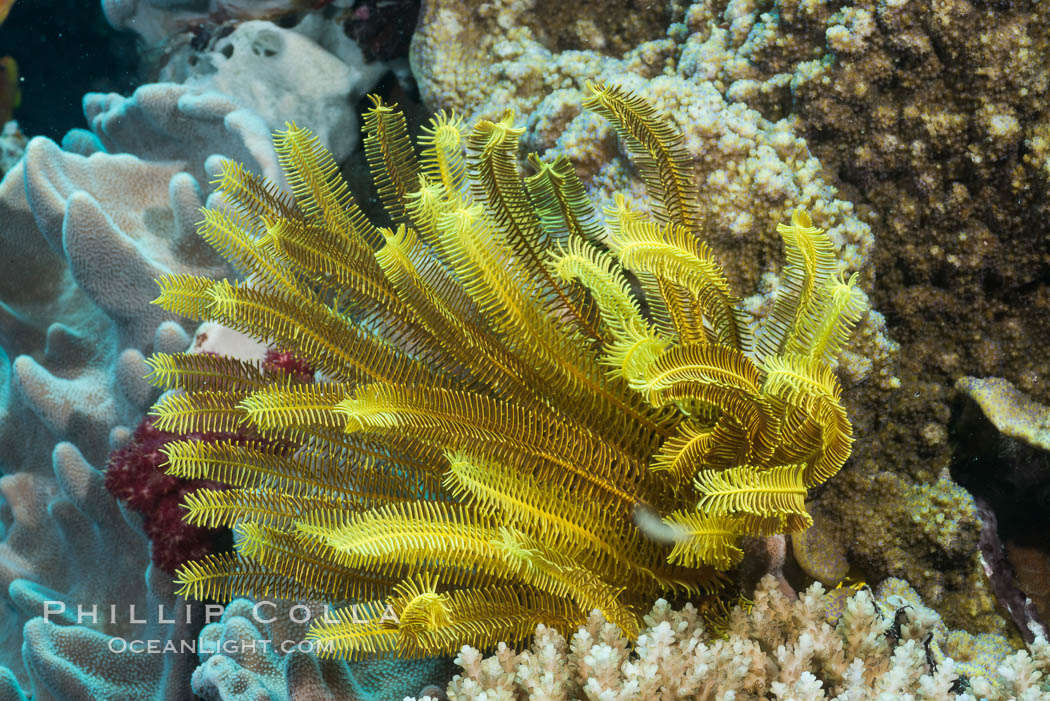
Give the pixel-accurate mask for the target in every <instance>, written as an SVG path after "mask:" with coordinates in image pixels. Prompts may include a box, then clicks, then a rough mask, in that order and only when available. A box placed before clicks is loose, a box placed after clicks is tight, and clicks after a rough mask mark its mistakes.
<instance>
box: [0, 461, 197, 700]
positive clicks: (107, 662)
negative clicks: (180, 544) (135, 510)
mask: <svg viewBox="0 0 1050 701" xmlns="http://www.w3.org/2000/svg"><path fill="white" fill-rule="evenodd" d="M49 463H50V465H51V475H47V474H44V473H42V472H31V471H20V472H16V473H8V474H5V475H4V476H3V477H0V493H2V494H3V498H4V500H5V501H4V503H3V508H2V509H0V514H2V516H3V523H4V526H5V530H6V532H5V533H4V541H3V542H2V543H0V584H2V586H3V590H4V592H5V597H6V600H5V602H4V603H5V608H6V613H5V615H4V619H3V629H2V642H3V645H2V648H0V649H2V654H3V657H2V658H0V662H2V663H3V664H4V665H6V667H5V668H4V673H5V675H6V677H7V679H8V686H9V688H12V689H13V688H16V687H15V686H13V682H12V680H17V685H18V686H20V687H21V688H24V689H26V690H27V692H31V694H32V697H33V699H34V701H51V700H54V701H67V700H69V699H85V698H92V699H95V698H97V699H114V700H116V699H127V698H136V699H148V700H153V701H161V700H162V699H171V698H179V697H180V696H181V695H182V694H181V691H180V690H181V689H183V688H185V685H186V683H187V680H188V678H189V675H190V672H191V670H192V664H191V662H190V660H188V659H187V658H186V657H185V656H182V657H180V656H172V655H131V654H115V653H114V649H113V648H112V647H111V644H113V643H114V642H115V643H116V644H117V645H120V644H127V643H130V642H131V641H144V640H172V641H175V642H176V643H178V642H179V641H181V640H187V639H188V640H192V637H193V635H194V634H195V631H194V630H193V629H192V628H191V627H190V626H187V625H185V623H184V622H183V621H184V619H183V618H182V617H178V618H175V619H172V620H171V621H165V620H162V619H161V618H160V613H159V612H158V606H163V607H164V611H166V612H167V614H166V615H171V613H172V612H173V611H175V610H176V609H179V610H181V608H182V607H183V606H184V603H183V600H182V599H181V598H178V597H176V596H175V595H174V593H173V587H172V583H171V578H170V576H168V575H167V574H166V573H163V572H161V571H159V570H157V569H155V568H153V567H151V566H150V565H149V544H148V541H147V540H146V538H145V535H144V534H143V532H142V525H141V523H140V522H139V519H138V518H137V516H135V515H134V514H131V513H129V512H126V511H123V510H121V509H119V508H118V505H117V503H116V502H115V501H114V500H113V499H112V497H110V496H109V494H108V493H107V492H106V489H105V486H104V484H103V481H104V478H103V475H102V473H101V472H99V471H98V470H96V469H95V468H94V467H92V466H91V465H90V464H89V463H88V462H87V461H86V460H85V459H84V457H83V455H81V453H80V451H79V450H77V448H76V447H75V446H73V445H72V444H70V443H58V444H57V445H56V446H55V449H54V453H53V456H52V459H51V460H50V461H49ZM48 477H51V481H50V482H49V481H47V479H48ZM110 606H113V607H115V608H114V611H115V612H116V613H111V611H110ZM132 606H134V607H135V608H134V609H132V608H131V607H132ZM78 607H83V612H84V613H83V616H82V615H81V612H80V609H79V608H78ZM136 612H137V613H136ZM132 618H135V619H136V620H135V621H132V620H131V619H132ZM23 624H24V627H23ZM12 652H14V653H15V654H16V655H18V657H15V658H13V657H12V656H11V653H12Z"/></svg>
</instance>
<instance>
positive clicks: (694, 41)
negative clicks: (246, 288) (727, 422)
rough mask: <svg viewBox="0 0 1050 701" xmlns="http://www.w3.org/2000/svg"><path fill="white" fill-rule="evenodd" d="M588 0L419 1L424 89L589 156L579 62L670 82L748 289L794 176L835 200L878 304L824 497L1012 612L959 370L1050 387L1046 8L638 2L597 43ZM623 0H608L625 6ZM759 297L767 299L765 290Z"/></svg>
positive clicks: (903, 556)
mask: <svg viewBox="0 0 1050 701" xmlns="http://www.w3.org/2000/svg"><path fill="white" fill-rule="evenodd" d="M576 7H578V5H576V4H572V5H564V6H563V7H562V8H561V10H560V12H558V13H553V12H544V8H545V6H544V5H543V3H540V2H533V1H530V0H514V1H511V0H502V1H499V0H497V1H495V2H481V1H480V0H471V1H468V2H459V1H457V2H451V1H448V0H430V1H429V2H426V3H424V11H423V14H422V17H421V23H420V28H419V30H418V31H417V34H416V37H415V40H414V43H413V52H412V55H411V57H412V60H413V67H414V69H415V73H416V76H417V78H418V79H419V81H420V90H421V93H422V95H423V98H424V100H425V101H426V103H427V105H428V106H429V107H431V108H434V109H437V108H442V107H453V108H456V109H458V110H460V111H463V112H465V113H466V114H467V115H468V116H469V117H470V118H473V117H476V116H486V117H493V116H498V115H499V114H500V113H501V112H502V110H503V109H504V108H505V107H512V108H515V109H517V110H518V111H519V112H520V113H521V114H522V115H523V117H522V119H523V120H526V121H525V126H526V127H527V133H526V135H525V137H524V139H525V140H526V142H531V143H530V145H531V146H532V147H534V148H538V149H540V150H541V151H542V150H544V149H552V151H554V152H558V151H565V152H570V153H573V154H574V157H576V158H579V157H580V156H582V157H583V161H584V168H585V169H586V163H587V162H588V160H591V162H593V163H595V164H597V163H600V162H601V161H602V160H603V159H601V158H598V157H593V158H592V156H591V154H596V153H597V152H599V151H602V150H605V151H606V152H608V151H609V150H610V149H614V148H616V146H615V142H614V141H612V140H611V139H610V138H609V136H608V134H607V133H606V132H604V131H602V129H601V127H600V125H599V124H598V123H597V122H593V121H591V122H588V121H587V120H586V119H585V118H583V117H580V116H578V113H577V112H576V111H575V110H574V109H573V108H572V103H573V101H574V97H573V96H574V94H575V93H576V92H577V91H579V90H580V89H581V88H582V83H583V80H584V78H585V77H591V76H597V77H600V78H602V79H606V80H609V81H611V82H616V83H621V84H625V85H627V86H629V87H631V88H632V89H635V90H638V91H640V92H642V93H645V94H648V95H652V96H653V99H654V100H655V101H656V102H657V103H658V105H659V107H660V109H663V110H668V111H673V113H674V114H675V115H677V116H676V117H675V119H676V120H679V124H680V125H681V126H682V127H683V128H684V129H685V130H686V132H687V133H688V134H689V135H690V144H689V147H688V148H689V150H690V153H691V154H692V155H693V156H694V158H696V160H697V162H698V165H699V169H700V171H701V176H700V180H699V182H698V187H699V189H700V191H701V198H702V200H703V202H704V205H705V206H706V208H707V209H708V211H709V214H710V218H709V224H710V225H711V226H712V227H713V229H714V231H713V232H712V235H711V236H710V237H709V240H711V241H712V243H713V244H715V245H716V248H718V249H719V250H721V251H727V252H728V251H732V252H733V253H735V254H737V260H739V261H741V265H740V266H739V267H738V268H736V269H734V270H732V271H731V275H732V276H734V277H735V278H736V280H735V281H737V282H740V284H741V285H742V287H743V288H745V289H746V288H748V287H749V286H750V285H751V284H752V283H753V282H755V281H765V282H766V284H767V287H766V288H765V289H769V287H768V285H769V283H770V282H771V281H772V280H773V279H775V275H776V272H777V270H778V269H779V266H780V265H781V262H780V261H779V260H778V258H777V257H776V254H775V249H774V243H775V242H774V241H773V240H772V239H769V238H765V237H763V236H762V232H765V231H770V230H771V229H770V228H769V227H768V226H767V222H768V221H769V218H770V217H771V216H772V215H773V214H772V213H773V212H774V211H775V210H776V209H777V208H782V207H784V206H785V202H786V201H788V200H789V199H790V197H791V196H794V197H796V198H798V199H800V200H801V201H802V202H804V203H806V204H807V205H808V206H810V207H811V208H812V209H813V210H815V212H816V213H815V214H814V217H815V219H818V220H821V221H826V222H829V223H830V229H831V231H832V233H833V235H834V237H835V240H836V243H837V244H838V245H839V246H840V250H841V252H842V255H843V256H844V257H845V258H846V259H847V260H849V261H851V266H852V267H853V268H854V269H857V270H860V271H862V273H863V274H864V280H865V289H866V290H867V291H868V293H869V295H870V297H871V301H872V306H873V308H874V309H876V310H878V311H879V312H881V314H880V315H872V316H871V317H870V318H869V320H868V322H867V323H866V325H865V326H864V327H863V328H862V329H861V330H860V332H859V333H858V334H857V337H856V338H855V340H854V345H853V346H852V349H851V350H853V352H854V355H853V357H846V358H845V359H844V360H843V371H844V376H845V378H846V380H847V382H849V381H850V380H851V379H852V380H853V381H854V382H855V383H856V385H857V386H855V387H851V388H849V390H848V392H847V395H848V396H849V397H851V400H850V401H851V402H852V406H851V416H853V417H855V419H856V431H857V435H858V436H860V440H859V442H858V444H857V446H856V448H855V458H854V460H853V464H852V467H851V468H847V470H845V471H844V474H842V475H841V476H840V477H841V479H839V480H837V481H836V482H835V484H832V485H829V486H828V488H827V490H826V491H825V492H824V493H823V494H821V495H820V496H819V497H818V502H819V504H818V507H817V508H818V509H820V510H821V511H822V512H823V513H824V514H825V515H826V516H827V518H826V519H825V521H826V523H828V524H829V525H828V529H829V531H831V532H830V533H828V534H827V535H826V538H829V539H831V540H834V541H837V542H838V543H839V548H840V549H841V550H843V551H844V552H845V553H846V555H847V556H848V558H849V559H850V561H851V562H852V563H854V564H855V565H858V566H860V568H861V569H862V570H863V573H864V574H865V575H866V576H868V577H871V578H879V577H882V576H885V575H897V576H905V577H908V578H910V579H912V580H913V581H914V582H915V584H916V585H917V586H918V587H919V589H920V591H922V593H923V595H924V596H925V597H927V598H928V599H929V600H931V601H933V602H935V603H936V604H937V605H938V606H943V607H945V608H946V609H947V611H946V615H947V616H948V617H949V618H950V619H952V621H953V623H955V624H962V623H963V621H964V620H966V619H968V618H969V619H971V620H970V621H969V624H970V625H977V626H978V627H980V628H984V629H988V630H1002V629H1003V623H1002V622H1001V619H999V617H998V615H997V614H996V613H995V610H994V597H993V596H992V595H991V593H990V592H989V591H988V588H987V586H986V584H985V578H984V574H983V571H982V568H981V566H980V562H979V560H978V558H977V557H976V544H977V534H978V532H979V530H980V529H979V524H978V522H977V519H976V511H975V509H974V508H973V505H972V500H970V499H969V498H968V495H966V494H965V493H964V492H962V490H959V489H958V488H957V487H955V486H954V485H953V484H951V482H950V479H948V478H947V477H946V474H945V470H946V469H947V468H948V467H949V463H950V459H951V450H952V446H951V444H950V442H949V440H948V437H949V430H948V423H949V420H950V410H949V401H950V399H951V398H952V396H953V394H954V389H953V387H952V384H953V382H954V380H955V379H957V378H958V377H959V376H961V375H964V374H972V375H978V376H982V375H988V374H996V375H1001V376H1004V377H1007V378H1008V379H1010V380H1012V381H1013V382H1015V383H1016V384H1017V385H1018V386H1019V387H1020V388H1021V389H1023V390H1026V391H1031V392H1033V394H1034V395H1035V397H1036V398H1037V399H1039V398H1045V397H1044V395H1045V394H1046V392H1047V390H1046V387H1047V385H1046V384H1045V383H1039V382H1038V378H1040V377H1045V376H1046V373H1047V371H1048V370H1050V367H1047V363H1048V360H1047V356H1046V354H1045V353H1042V352H1038V350H1036V351H1035V352H1033V349H1038V348H1040V347H1041V346H1043V345H1045V343H1046V342H1047V340H1048V337H1050V327H1048V326H1047V324H1048V321H1047V320H1048V319H1050V315H1048V314H1047V313H1046V311H1047V306H1048V305H1050V294H1048V287H1047V284H1046V282H1045V280H1046V279H1047V274H1046V273H1047V266H1048V262H1050V250H1048V242H1050V237H1048V236H1047V235H1046V224H1045V222H1046V214H1047V213H1046V204H1045V200H1046V197H1045V193H1046V188H1047V175H1048V172H1050V171H1048V163H1050V161H1048V158H1047V156H1048V153H1050V121H1048V113H1047V95H1048V79H1047V72H1046V69H1045V67H1046V65H1047V59H1048V54H1050V31H1048V26H1047V23H1048V21H1050V20H1048V19H1047V18H1048V15H1047V14H1046V12H1045V11H1044V10H1043V9H1040V8H1037V7H1036V6H1035V5H1031V4H1017V3H1006V4H1004V3H981V2H972V1H971V0H945V1H937V2H933V1H932V0H921V1H917V2H881V3H876V2H875V1H874V0H856V1H855V2H846V3H844V2H828V3H823V2H810V1H799V0H776V1H775V2H752V1H749V0H732V1H731V2H726V1H724V0H716V1H715V2H704V3H699V2H698V3H693V4H689V5H686V4H680V3H668V4H665V5H661V7H666V8H668V10H667V14H666V15H664V16H665V17H667V18H668V21H667V23H666V24H665V31H664V33H663V34H662V36H661V35H657V34H654V33H653V32H652V31H651V27H649V28H645V27H638V26H636V27H635V28H634V29H633V30H632V31H630V32H624V33H622V34H619V35H617V36H616V39H615V41H612V40H607V38H610V37H611V34H603V33H602V31H601V28H599V27H597V26H596V27H595V31H594V32H593V33H592V35H591V41H590V43H589V45H586V46H584V45H575V46H569V45H566V44H565V43H564V42H563V41H560V40H559V39H558V38H557V37H559V36H560V35H561V34H563V33H564V32H565V31H566V30H565V29H563V28H566V27H569V28H571V27H575V26H577V25H578V23H577V21H576V20H586V19H587V18H589V17H591V16H592V15H593V9H594V8H593V7H590V6H588V8H587V9H586V10H581V11H580V12H579V13H578V14H576V15H575V19H574V17H573V16H572V15H573V12H574V10H575V8H576ZM618 7H619V5H618V4H615V3H610V4H607V5H606V9H605V10H604V12H606V13H607V14H610V15H618V16H621V17H622V16H624V14H625V13H624V12H623V10H622V9H620V10H619V11H617V8H618ZM657 16H659V15H658V14H657ZM654 21H655V20H654ZM555 23H556V24H555ZM566 49H573V50H566ZM575 49H579V50H575ZM552 91H553V92H552ZM548 93H550V96H549V97H545V96H546V95H548ZM530 113H531V115H530V116H527V117H525V116H524V115H529V114H530ZM566 125H569V126H568V127H566ZM562 131H566V132H567V135H566V136H565V137H561V138H560V139H557V140H555V136H556V135H557V134H559V133H560V132H562ZM618 163H619V165H618V166H613V167H607V168H604V169H600V168H598V167H597V166H595V167H594V168H593V170H592V171H591V172H590V173H587V175H588V176H590V179H589V182H590V185H591V187H592V189H593V190H594V192H595V194H596V195H597V196H598V197H601V196H602V193H607V192H609V191H611V190H613V189H625V188H630V187H631V184H632V183H634V184H635V190H636V192H637V180H636V179H635V178H634V177H633V175H632V171H631V167H630V165H629V164H628V163H627V162H626V160H620V161H619V162H618ZM639 196H640V193H639ZM745 281H746V282H745ZM752 301H753V310H754V311H755V312H756V313H759V314H762V313H764V312H765V311H766V310H767V309H768V296H765V297H757V298H754V299H753V300H752ZM896 344H900V350H899V352H898V351H897V345H896ZM942 477H944V479H942ZM873 505H877V508H873ZM942 525H943V526H944V527H943V528H942V527H941V526H942Z"/></svg>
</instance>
